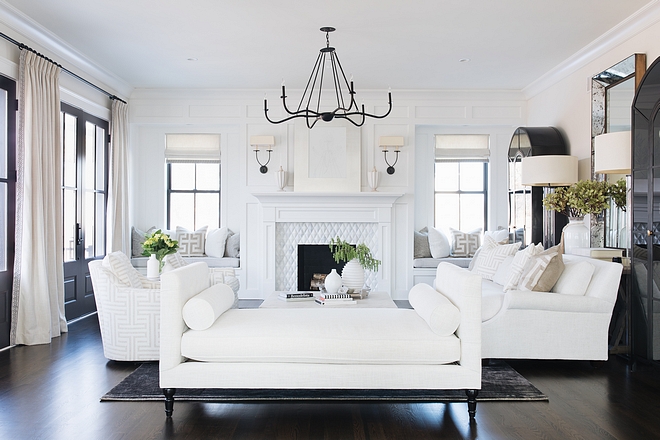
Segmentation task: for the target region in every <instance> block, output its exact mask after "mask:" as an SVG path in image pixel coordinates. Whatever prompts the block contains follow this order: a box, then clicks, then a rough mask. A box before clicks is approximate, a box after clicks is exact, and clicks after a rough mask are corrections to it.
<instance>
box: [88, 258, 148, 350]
mask: <svg viewBox="0 0 660 440" xmlns="http://www.w3.org/2000/svg"><path fill="white" fill-rule="evenodd" d="M89 272H90V275H91V277H92V285H93V287H94V298H95V300H96V309H97V311H98V319H99V326H100V328H101V340H102V341H103V354H104V355H105V357H106V358H108V359H111V360H116V361H152V360H158V356H159V350H160V334H159V333H160V282H158V281H151V280H149V279H147V278H146V277H144V276H142V275H141V274H140V273H139V272H138V271H137V270H135V269H134V268H133V266H132V265H131V262H130V260H129V259H128V257H127V256H126V255H124V254H123V253H122V252H113V253H111V254H108V255H107V256H106V257H105V258H104V259H103V261H101V260H95V261H91V262H90V263H89Z"/></svg>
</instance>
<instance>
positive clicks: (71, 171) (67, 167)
mask: <svg viewBox="0 0 660 440" xmlns="http://www.w3.org/2000/svg"><path fill="white" fill-rule="evenodd" d="M62 115H63V117H62V118H61V119H60V120H61V124H62V136H63V140H64V144H63V145H62V150H63V152H64V153H63V154H64V157H63V166H64V173H63V175H64V186H67V187H75V186H76V172H77V171H76V156H77V153H76V138H77V136H76V126H77V123H78V119H77V118H76V117H75V116H73V115H70V114H68V113H62Z"/></svg>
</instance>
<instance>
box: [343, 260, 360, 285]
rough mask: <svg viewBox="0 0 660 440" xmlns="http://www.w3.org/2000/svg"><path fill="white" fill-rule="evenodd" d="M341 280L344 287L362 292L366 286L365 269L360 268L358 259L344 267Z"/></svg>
mask: <svg viewBox="0 0 660 440" xmlns="http://www.w3.org/2000/svg"><path fill="white" fill-rule="evenodd" d="M341 279H342V281H343V282H344V286H346V287H347V288H349V289H352V290H357V291H359V290H361V289H362V286H364V269H363V268H362V266H360V262H359V261H358V260H357V259H355V258H354V259H352V260H351V261H349V262H348V263H346V265H345V266H344V269H343V270H342V271H341Z"/></svg>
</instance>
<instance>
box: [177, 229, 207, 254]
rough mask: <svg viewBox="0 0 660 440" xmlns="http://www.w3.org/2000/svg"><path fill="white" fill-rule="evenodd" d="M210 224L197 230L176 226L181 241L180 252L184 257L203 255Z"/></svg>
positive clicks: (178, 239) (178, 238)
mask: <svg viewBox="0 0 660 440" xmlns="http://www.w3.org/2000/svg"><path fill="white" fill-rule="evenodd" d="M207 229H208V226H204V227H203V228H199V229H198V230H196V231H194V232H193V231H189V230H187V229H186V228H182V227H181V226H177V227H176V240H177V241H178V242H179V252H180V253H181V255H183V256H184V257H203V256H204V245H205V241H206V230H207Z"/></svg>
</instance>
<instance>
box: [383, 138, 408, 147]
mask: <svg viewBox="0 0 660 440" xmlns="http://www.w3.org/2000/svg"><path fill="white" fill-rule="evenodd" d="M378 145H379V146H380V147H381V148H387V147H403V145H404V142H403V136H381V137H380V139H379V140H378Z"/></svg>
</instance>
